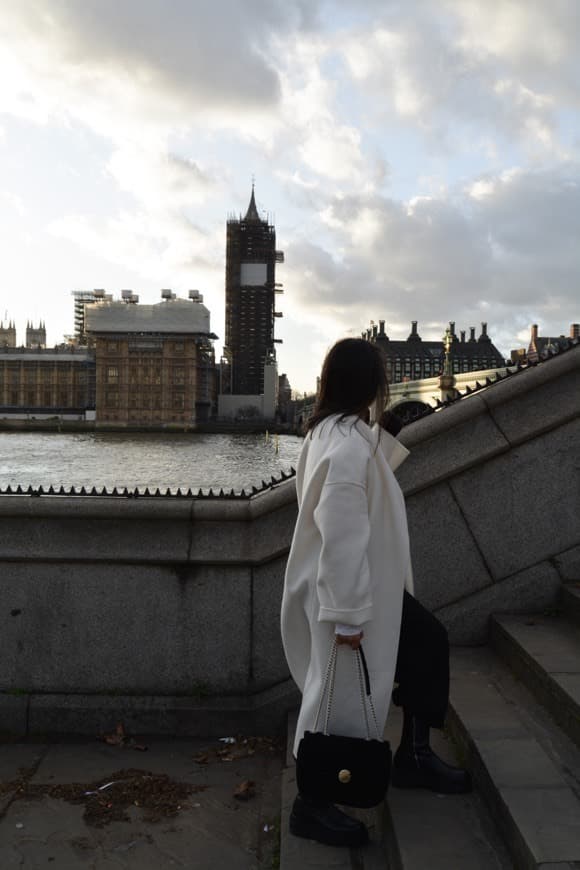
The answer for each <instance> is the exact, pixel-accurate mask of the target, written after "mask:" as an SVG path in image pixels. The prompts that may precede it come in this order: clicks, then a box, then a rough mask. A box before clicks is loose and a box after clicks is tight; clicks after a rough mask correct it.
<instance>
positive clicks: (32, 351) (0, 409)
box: [0, 345, 95, 420]
mask: <svg viewBox="0 0 580 870" xmlns="http://www.w3.org/2000/svg"><path fill="white" fill-rule="evenodd" d="M94 407H95V362H94V358H93V355H92V354H91V353H90V352H89V350H88V349H87V348H86V347H85V348H78V347H72V346H69V345H60V346H59V347H54V348H43V347H7V346H4V347H0V417H4V418H6V419H36V420H43V419H47V418H50V417H60V418H61V419H71V420H84V419H87V418H90V416H91V415H92V409H94Z"/></svg>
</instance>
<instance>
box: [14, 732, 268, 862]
mask: <svg viewBox="0 0 580 870" xmlns="http://www.w3.org/2000/svg"><path fill="white" fill-rule="evenodd" d="M147 747H148V748H147V751H144V752H139V751H135V750H134V749H132V748H131V747H130V746H122V745H121V746H108V745H106V744H104V743H98V742H96V741H87V742H80V743H79V742H75V743H58V744H52V745H48V746H47V745H44V744H43V745H42V746H40V745H33V744H14V745H12V746H10V747H6V746H0V772H1V773H2V775H3V779H2V781H3V782H6V781H9V780H8V779H7V777H12V776H13V775H14V774H18V772H19V768H20V767H26V768H27V769H28V771H29V775H28V779H27V782H28V783H29V789H30V790H36V791H39V792H40V795H39V796H38V797H30V796H27V797H24V798H22V797H18V798H14V799H12V802H11V803H9V804H8V805H7V806H6V807H5V808H4V812H3V814H2V813H1V812H0V868H1V870H11V868H12V867H15V868H16V867H18V868H21V870H37V868H41V867H42V868H47V867H51V866H52V867H55V870H69V868H70V870H77V868H79V870H80V868H90V870H149V868H151V870H164V868H173V867H175V868H179V867H182V868H203V870H214V868H215V870H224V868H232V870H233V868H235V870H238V868H239V870H271V868H272V867H273V866H276V861H277V858H276V856H277V853H278V849H279V836H280V776H281V769H282V761H283V759H282V752H281V747H280V746H279V743H278V742H276V741H268V740H267V739H260V740H256V741H252V740H250V741H249V742H248V743H243V742H242V740H241V739H238V740H237V741H236V742H235V743H230V744H224V743H220V742H219V741H215V742H211V743H208V741H207V740H206V741H204V740H199V739H196V740H175V741H171V740H168V739H163V740H155V739H150V740H149V741H147ZM2 750H5V752H3V751H2ZM9 750H11V751H12V752H13V753H14V757H13V759H12V761H10V752H9ZM34 762H36V766H35V764H34ZM133 768H134V769H139V770H141V771H144V772H148V773H150V774H155V775H159V774H161V775H167V776H169V777H171V779H174V780H175V781H177V782H184V783H188V784H190V785H196V786H200V787H202V788H203V790H201V791H199V792H196V793H193V794H191V795H190V796H189V797H188V798H187V800H186V801H185V802H184V803H183V806H181V808H180V809H179V811H177V812H176V814H175V815H173V816H168V817H162V818H160V820H159V821H148V820H147V815H146V813H145V812H144V811H143V810H142V808H141V807H140V806H139V807H137V806H129V807H128V808H127V810H126V816H127V819H126V820H125V821H121V820H114V821H111V822H109V823H108V824H104V825H103V826H102V827H96V826H95V825H92V824H88V823H87V821H86V819H85V817H84V812H85V807H84V806H83V804H82V803H81V804H78V803H77V804H75V803H69V802H67V801H66V800H62V799H60V798H58V799H57V798H55V797H54V796H51V795H50V794H47V793H45V790H48V789H50V788H51V787H54V786H57V787H61V788H62V787H63V786H67V785H69V784H71V783H83V784H89V783H94V782H96V781H99V780H104V779H107V778H108V777H110V776H112V775H114V774H115V773H116V772H119V771H126V770H129V769H133ZM243 782H251V783H254V787H253V788H250V789H249V794H250V797H249V798H248V799H247V800H238V799H236V797H234V792H235V791H236V789H237V788H238V787H239V786H240V784H241V783H243ZM103 794H105V795H106V794H113V793H112V791H109V792H107V791H106V790H105V791H104V792H103ZM114 800H115V797H114V796H113V797H112V801H114Z"/></svg>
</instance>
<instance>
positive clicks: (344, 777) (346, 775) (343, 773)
mask: <svg viewBox="0 0 580 870" xmlns="http://www.w3.org/2000/svg"><path fill="white" fill-rule="evenodd" d="M338 778H339V780H340V782H342V783H345V784H346V783H347V782H350V781H351V779H352V774H351V772H350V770H346V769H343V770H339V771H338Z"/></svg>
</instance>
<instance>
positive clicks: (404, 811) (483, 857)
mask: <svg viewBox="0 0 580 870" xmlns="http://www.w3.org/2000/svg"><path fill="white" fill-rule="evenodd" d="M401 725H402V716H401V713H400V711H399V710H398V709H397V708H396V707H394V706H391V709H390V712H389V719H388V722H387V727H386V731H385V736H386V737H387V739H388V740H390V742H391V746H393V748H394V747H396V746H397V745H398V742H399V738H400V734H401ZM431 746H432V747H433V749H434V751H435V752H436V753H437V754H438V755H439V756H440V757H441V758H443V759H444V760H445V761H447V762H448V763H450V764H459V763H460V762H459V760H458V758H457V754H456V748H455V747H454V746H453V744H452V742H451V741H450V740H449V739H448V737H446V736H445V735H443V734H442V733H441V732H440V731H435V730H433V731H432V732H431ZM386 808H387V821H388V824H387V825H386V827H385V836H386V845H387V854H388V856H389V860H390V863H389V865H388V866H389V867H390V868H393V870H427V868H428V870H510V868H511V867H512V864H511V861H510V859H509V856H508V854H507V852H506V850H505V847H504V846H503V843H502V842H501V840H500V838H499V837H498V834H497V832H496V831H495V830H494V825H493V822H492V821H491V818H490V816H489V813H488V811H487V808H486V807H485V806H484V805H483V804H482V801H481V799H480V798H479V796H478V795H477V794H467V795H440V794H434V793H433V792H430V791H426V790H424V789H396V788H391V789H390V791H389V794H388V799H387V802H386Z"/></svg>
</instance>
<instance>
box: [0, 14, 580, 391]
mask: <svg viewBox="0 0 580 870" xmlns="http://www.w3.org/2000/svg"><path fill="white" fill-rule="evenodd" d="M579 44H580V4H579V3H578V2H577V0H550V2H549V3H548V2H546V0H402V2H399V0H212V2H209V0H122V2H119V0H17V2H16V0H14V2H11V0H7V2H4V3H2V4H1V6H0V232H1V238H2V246H1V250H2V255H1V263H2V293H1V297H0V319H4V320H6V318H8V319H11V320H14V321H15V322H16V326H17V330H18V341H19V343H20V342H23V341H24V331H25V327H26V322H27V321H28V320H32V321H33V322H34V323H36V322H37V321H38V320H39V319H42V320H44V321H45V322H46V326H47V332H48V343H49V344H51V345H52V344H55V343H57V342H60V341H61V340H62V338H63V335H66V334H71V333H72V332H73V329H74V327H73V304H72V297H71V292H72V291H73V290H90V289H93V288H97V287H98V288H105V289H106V290H107V291H109V292H112V293H113V294H114V295H115V296H118V295H120V291H121V289H129V288H130V289H132V290H133V291H134V292H136V293H138V294H139V296H140V301H141V302H144V303H151V302H157V301H160V291H161V289H162V288H168V287H169V288H172V289H173V290H174V291H175V292H176V293H177V294H178V295H182V296H185V295H187V291H188V290H189V289H198V290H199V291H201V293H203V294H204V300H205V304H206V305H207V306H208V308H209V309H210V312H211V326H212V329H213V331H214V332H215V333H217V335H218V336H219V340H218V341H216V343H215V345H216V356H217V357H218V358H219V355H220V354H221V350H222V346H223V341H224V273H225V240H226V220H227V218H228V216H232V215H234V216H239V214H240V213H244V212H245V210H246V208H247V205H248V201H249V197H250V192H251V185H252V178H255V192H256V201H257V204H258V208H259V209H260V211H261V212H262V213H263V215H264V217H268V218H269V219H270V220H271V221H273V222H274V224H275V226H276V236H277V247H278V248H279V249H280V250H283V251H284V252H285V258H286V259H285V264H284V265H281V266H279V267H278V270H277V280H278V281H280V282H282V283H283V285H284V294H283V295H281V296H278V297H277V307H278V309H279V310H280V311H282V312H283V317H282V318H279V319H277V320H276V335H277V337H278V338H281V339H282V341H283V343H282V344H280V345H277V354H278V363H279V371H280V372H285V373H287V375H288V377H289V379H290V382H291V384H292V386H293V387H294V388H295V389H296V390H299V391H310V390H312V389H313V388H314V386H315V380H316V376H317V374H318V373H319V370H320V366H321V363H322V359H323V357H324V354H325V352H326V350H327V349H328V348H329V347H330V345H331V344H332V343H333V342H334V341H336V340H337V339H338V338H341V337H343V336H345V335H360V333H361V332H362V331H363V330H364V329H366V328H367V327H368V326H369V323H370V321H371V320H374V321H375V322H378V321H379V320H385V321H386V331H387V334H388V335H389V336H390V337H391V338H394V339H404V338H406V337H407V335H408V334H409V332H410V322H411V320H417V321H418V322H419V334H420V335H421V336H422V337H423V338H425V339H427V338H429V339H433V338H435V339H438V338H441V336H442V335H443V332H444V330H445V327H446V325H447V324H448V322H449V321H450V320H453V321H455V322H456V328H457V330H459V329H466V330H468V329H469V327H470V326H475V327H476V330H477V334H478V335H479V333H480V331H481V322H482V321H486V322H487V323H488V331H489V334H490V336H491V338H492V340H493V341H494V343H495V344H496V346H497V347H498V348H499V349H500V350H501V351H502V353H504V354H505V355H509V352H510V350H511V348H514V347H520V346H524V345H527V341H528V337H529V331H530V324H532V323H538V324H539V327H540V335H560V334H568V331H569V327H570V323H572V322H578V321H580V289H579V288H580V274H579V272H580V269H579V267H580V244H579V240H580V115H579V108H580V52H578V45H579Z"/></svg>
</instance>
